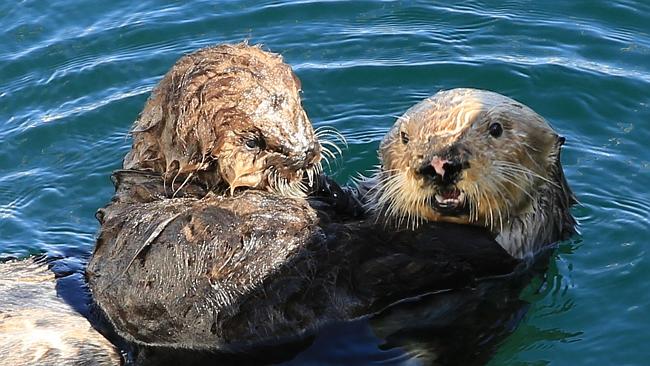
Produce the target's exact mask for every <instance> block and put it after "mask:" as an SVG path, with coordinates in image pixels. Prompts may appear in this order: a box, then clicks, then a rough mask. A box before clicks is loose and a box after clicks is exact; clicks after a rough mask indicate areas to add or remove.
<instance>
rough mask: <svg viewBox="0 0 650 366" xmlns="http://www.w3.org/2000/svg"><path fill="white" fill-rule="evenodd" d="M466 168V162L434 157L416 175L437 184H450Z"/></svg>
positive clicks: (467, 165)
mask: <svg viewBox="0 0 650 366" xmlns="http://www.w3.org/2000/svg"><path fill="white" fill-rule="evenodd" d="M468 167H469V163H468V162H463V161H460V160H456V159H452V160H447V159H444V158H440V157H439V156H434V157H433V158H431V161H430V162H429V163H428V164H424V165H423V166H422V167H420V169H418V173H420V174H421V175H424V176H427V177H430V178H433V179H434V181H435V182H436V183H438V184H450V183H453V182H455V181H456V180H457V179H458V175H459V174H460V172H461V171H462V170H463V169H465V168H468Z"/></svg>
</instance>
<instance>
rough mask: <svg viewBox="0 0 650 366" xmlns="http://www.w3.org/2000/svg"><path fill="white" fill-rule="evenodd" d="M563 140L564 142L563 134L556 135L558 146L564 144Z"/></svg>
mask: <svg viewBox="0 0 650 366" xmlns="http://www.w3.org/2000/svg"><path fill="white" fill-rule="evenodd" d="M565 142H566V138H565V137H564V136H558V137H557V145H558V146H564V143H565Z"/></svg>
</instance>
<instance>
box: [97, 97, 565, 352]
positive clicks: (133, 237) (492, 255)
mask: <svg viewBox="0 0 650 366" xmlns="http://www.w3.org/2000/svg"><path fill="white" fill-rule="evenodd" d="M447 97H450V99H446V98H447ZM464 103H469V104H471V105H474V106H475V108H473V109H472V111H471V113H470V112H467V113H465V112H463V113H461V112H458V111H457V110H456V109H458V108H456V107H458V106H464V105H465V104H464ZM513 103H515V104H513ZM431 106H433V107H431ZM429 107H431V108H433V109H429ZM455 108H456V109H455ZM510 109H512V110H513V111H514V112H513V111H511V110H510ZM459 110H464V107H463V108H460V109H459ZM416 112H417V113H416ZM431 112H433V113H431ZM448 119H449V120H450V121H452V120H453V121H454V122H453V123H451V122H446V121H447V120H448ZM405 121H410V122H411V123H406V122H405ZM441 121H442V122H441ZM172 122H173V121H172ZM202 123H207V122H202ZM202 123H199V124H197V125H196V128H203V127H201V126H202ZM495 123H498V126H496V125H495ZM171 124H173V123H171ZM217 125H218V124H217ZM484 125H485V126H484ZM219 126H221V125H219ZM483 132H484V133H485V136H483V135H481V133H483ZM515 132H517V134H524V135H523V136H524V139H523V140H522V141H520V143H519V144H514V143H509V144H506V143H502V144H500V145H499V143H498V142H495V141H496V140H495V141H492V140H489V139H498V138H502V137H503V138H504V139H507V138H511V139H515V137H514V133H515ZM526 133H527V134H526ZM510 134H512V136H511V135H510ZM535 134H539V136H537V135H535ZM152 136H154V135H152ZM161 136H162V135H161ZM169 136H170V137H174V136H175V135H174V133H171V134H169ZM535 136H537V137H535ZM443 137H444V138H443ZM153 138H154V140H155V139H157V138H158V139H163V140H164V138H162V137H155V136H154V137H153ZM483 138H485V139H487V140H485V141H487V142H480V143H476V144H474V145H472V147H471V148H470V147H468V146H469V143H468V141H470V142H471V141H472V139H476V140H477V141H479V139H483ZM463 139H469V140H467V141H465V140H463ZM504 139H502V141H503V140H504ZM480 141H483V140H480ZM461 142H465V143H461ZM194 143H195V144H196V143H197V142H196V141H195V142H194ZM241 144H243V145H246V143H245V142H243V140H242V141H241ZM398 144H401V145H399V146H401V147H400V148H399V149H398V148H397V145H398ZM208 145H210V146H212V145H211V144H208ZM466 145H467V146H466ZM527 145H531V146H530V147H527ZM560 145H561V140H560V139H559V138H558V137H557V135H555V134H554V133H553V131H552V130H551V129H550V127H548V126H547V125H546V124H545V122H544V121H543V120H542V119H541V117H538V116H537V115H536V114H534V112H532V111H530V110H529V109H526V108H525V107H523V106H521V105H519V104H516V102H514V101H512V100H510V99H508V98H505V97H503V96H500V95H498V94H495V93H489V92H482V91H472V90H461V91H453V92H447V94H444V93H443V94H441V95H438V96H434V97H433V98H431V99H429V100H427V101H425V102H423V103H422V104H421V105H418V106H416V107H414V109H412V110H410V111H409V112H408V113H407V115H406V116H405V117H404V118H401V119H399V120H398V121H397V123H396V125H395V127H394V128H393V129H392V130H391V132H390V133H389V134H388V135H387V137H386V139H385V140H384V142H383V143H382V146H381V149H380V153H381V154H382V163H383V166H382V168H383V169H382V171H380V172H379V173H378V175H376V176H375V177H374V179H370V180H368V181H365V182H363V183H361V184H360V185H359V187H358V190H359V194H358V195H355V194H353V193H351V192H352V191H347V190H340V189H337V187H336V186H333V187H334V193H336V194H334V195H332V194H328V195H326V196H327V197H325V198H322V199H319V198H317V197H316V198H311V199H310V200H309V201H306V200H304V199H298V198H295V195H294V194H291V193H293V192H294V190H293V189H284V190H283V189H272V187H274V185H273V184H272V183H269V182H275V180H274V179H271V180H270V181H269V180H268V179H267V180H266V181H265V180H264V179H262V180H259V181H258V180H255V182H257V183H254V184H253V183H252V184H249V185H247V187H248V188H258V190H245V191H239V192H236V191H235V190H234V189H233V183H232V182H234V181H230V180H228V179H226V178H225V177H226V176H227V175H228V173H226V172H224V171H221V170H219V169H221V168H220V167H221V164H220V163H219V164H217V163H215V164H214V165H208V166H204V165H200V166H201V167H204V168H201V169H200V170H204V171H202V172H201V173H196V174H194V175H193V176H191V177H190V175H191V174H192V173H188V174H187V177H186V178H185V179H184V180H183V183H182V184H176V185H175V182H174V181H173V179H172V181H171V182H170V179H169V177H170V174H169V171H173V172H174V174H173V175H174V176H176V175H178V174H181V173H182V172H183V169H180V170H179V169H177V165H178V166H180V165H182V164H181V163H175V164H172V165H169V164H165V165H158V168H156V167H153V168H151V169H148V170H149V172H144V171H136V170H132V169H127V170H124V171H119V172H116V174H115V184H116V195H115V197H114V199H113V201H112V202H111V204H110V205H109V206H107V207H106V208H105V209H102V210H100V211H99V212H98V218H99V220H100V223H101V225H102V227H101V231H100V235H99V238H98V241H97V245H96V248H95V251H94V253H93V257H92V259H91V261H90V263H89V265H88V268H87V277H88V281H89V285H90V288H91V289H92V291H93V296H94V299H95V301H96V303H97V304H98V306H99V308H101V309H102V310H103V311H104V313H105V314H106V315H107V317H108V318H109V319H110V321H111V323H112V324H113V325H114V326H115V328H116V329H117V331H118V332H119V333H120V334H121V335H122V336H124V337H125V338H126V339H128V340H130V341H132V342H135V343H137V344H139V345H141V346H145V347H146V346H150V347H163V348H169V349H186V350H206V351H215V350H221V351H236V350H248V349H251V348H256V347H260V346H264V345H273V344H278V343H284V342H290V341H294V340H296V339H301V338H303V337H305V336H306V335H308V334H311V333H313V332H314V331H315V330H317V329H318V328H319V327H320V326H322V325H323V324H327V323H331V322H335V321H344V320H351V319H356V318H359V317H363V316H368V315H372V314H374V313H376V312H378V311H381V310H382V309H384V308H385V307H386V306H389V305H390V304H392V303H394V302H395V301H400V300H402V299H404V298H408V297H410V296H418V295H420V294H422V293H425V292H430V291H437V290H444V289H449V288H458V287H464V286H468V285H470V284H472V283H474V282H475V281H477V280H478V279H481V278H484V277H490V276H498V275H505V274H508V273H511V272H512V271H513V269H514V268H515V267H517V266H518V265H519V264H520V263H521V261H520V260H518V259H517V258H515V257H520V258H521V257H524V256H526V255H527V254H528V253H530V252H531V248H540V247H543V246H544V245H548V244H550V243H551V242H554V241H557V240H559V239H560V238H563V237H564V236H565V235H566V234H567V233H570V232H572V230H573V224H574V221H573V219H572V217H571V215H570V213H569V211H568V208H569V206H570V204H571V203H572V195H571V192H570V190H569V189H568V186H567V185H566V182H565V181H564V176H563V174H562V170H561V166H560V165H559V146H560ZM158 146H161V149H162V150H165V151H166V149H168V147H165V146H163V145H158ZM414 146H417V150H410V149H411V148H412V147H414ZM181 147H182V148H183V149H187V151H203V150H201V149H199V148H197V147H195V146H183V145H181ZM487 147H490V148H493V150H495V151H492V150H489V151H483V150H484V149H486V148H487ZM134 149H138V148H137V146H136V144H134ZM472 149H476V150H472ZM496 149H502V150H500V151H496ZM490 154H492V155H490ZM163 155H165V153H163ZM190 155H192V154H190ZM217 155H218V154H215V155H212V156H217ZM130 156H133V152H132V153H130V154H129V156H127V159H126V160H125V168H137V169H140V167H139V166H138V165H137V164H136V165H131V164H130V163H129V162H130V161H131V158H130ZM194 156H196V158H195V159H194V161H199V157H200V159H201V160H200V161H203V159H204V156H205V155H201V154H199V155H196V154H195V155H194ZM304 156H307V157H308V156H309V154H305V155H304ZM502 157H503V159H501V158H502ZM497 158H498V159H497ZM234 159H235V160H234V161H235V162H236V161H239V160H238V158H237V155H235V158H234ZM471 159H477V160H471ZM517 159H523V160H517ZM540 159H541V160H540ZM144 160H145V161H146V160H148V159H144ZM154 160H155V159H154ZM168 160H169V159H167V158H165V161H168ZM176 160H178V159H176ZM215 160H219V159H215ZM271 160H272V159H271ZM271 160H269V161H271ZM497 160H498V161H500V162H503V163H504V164H501V165H500V166H503V167H505V166H506V165H507V164H505V163H510V165H507V167H508V168H509V169H510V170H507V171H506V170H504V169H505V168H504V169H501V170H499V171H496V170H494V169H496V168H495V167H496V165H495V163H494V162H496V161H497ZM305 161H307V162H310V161H311V164H316V163H315V161H314V160H313V159H307V160H305ZM517 161H520V162H523V163H520V165H522V167H520V168H519V169H518V170H516V169H517V168H515V167H514V166H515V165H513V164H516V163H517ZM201 164H203V163H201ZM302 164H303V165H301V166H305V165H304V164H305V163H302ZM307 164H309V163H307ZM482 164H484V165H482ZM536 164H539V166H538V165H536ZM169 166H173V168H172V169H170V168H168V167H169ZM269 166H270V167H273V168H274V169H275V165H273V164H270V163H269ZM292 167H293V168H294V169H296V166H293V165H292ZM491 168H493V170H490V169H491ZM524 168H525V169H524ZM543 169H548V171H546V175H543V174H542V173H544V170H543ZM262 171H266V170H263V169H262ZM179 172H180V173H179ZM495 173H499V174H501V175H500V176H499V175H498V174H497V175H495ZM395 174H396V175H399V176H400V177H401V178H399V179H400V180H399V183H396V182H398V181H397V180H395V179H398V178H391V177H392V176H393V175H395ZM481 174H484V175H485V177H483V178H481V177H479V175H481ZM490 174H492V176H490ZM236 175H237V174H236ZM261 176H262V177H264V176H266V177H269V176H271V174H269V175H264V174H262V175H261ZM205 177H208V178H205ZM211 177H216V178H211ZM290 177H291V175H289V176H286V178H283V179H285V180H287V182H288V181H292V182H298V180H297V178H295V177H296V176H293V177H294V178H292V179H293V180H291V179H290ZM500 177H501V178H503V179H502V180H498V179H499V178H500ZM206 179H207V180H206ZM517 179H519V180H517ZM520 180H521V181H520ZM461 181H462V182H464V183H462V184H461V183H460V182H461ZM211 182H227V185H226V187H228V186H229V187H230V190H228V189H226V190H218V189H216V190H215V189H214V187H215V186H218V185H219V184H218V183H214V184H212V183H211ZM259 182H262V183H261V185H259V184H260V183H259ZM264 182H267V183H264ZM294 184H297V183H294ZM464 184H467V185H466V186H465V185H464ZM490 184H491V185H492V186H488V185H490ZM557 186H559V187H560V188H559V189H557ZM170 187H171V190H170V189H169V188H170ZM264 187H270V188H271V189H266V188H264ZM285 187H286V186H285ZM294 187H295V185H294ZM549 187H551V188H552V189H551V188H549ZM235 188H236V187H235ZM259 188H262V189H261V190H259ZM496 188H500V190H494V189H496ZM535 189H538V190H540V191H542V192H547V193H549V192H550V193H554V195H550V196H548V201H545V200H546V198H536V197H537V196H536V195H534V194H533V193H534V190H535ZM548 189H551V190H550V191H548ZM553 189H556V190H553ZM265 190H268V191H271V192H265ZM170 191H171V192H173V194H170ZM228 191H229V192H230V193H231V195H224V194H223V193H224V192H228ZM332 192H333V191H330V192H329V193H332ZM278 193H280V195H278ZM283 193H285V194H284V195H283ZM287 193H288V194H287ZM488 193H489V194H488ZM341 195H343V196H342V197H341ZM357 200H362V201H364V202H365V203H366V209H369V210H368V212H366V213H362V214H359V210H358V208H359V207H355V204H354V203H355V202H357ZM499 200H501V201H502V202H498V201H499ZM341 202H344V204H341ZM350 202H352V205H348V203H350ZM549 202H550V203H549ZM350 206H352V207H350ZM342 207H343V209H341V208H342ZM540 210H542V211H540ZM553 214H561V215H563V216H562V217H561V218H560V219H559V221H544V223H545V224H548V226H547V227H544V228H539V226H531V225H529V224H530V223H531V222H532V221H534V220H533V219H534V218H540V220H541V218H547V219H548V220H555V219H552V218H551V215H553ZM497 216H498V217H499V218H500V219H499V220H496V219H495V217H497ZM531 217H532V218H533V219H531ZM380 219H381V220H380ZM404 220H407V222H409V223H410V225H408V227H405V226H402V225H401V223H402V222H403V221H404ZM408 220H411V221H408ZM413 220H414V221H415V222H416V224H413V222H414V221H413ZM531 220H532V221H531ZM448 221H449V222H448ZM497 222H498V226H497V224H496V223H497ZM458 223H461V224H470V225H458ZM392 224H396V225H392ZM534 224H535V225H537V223H536V222H534ZM508 225H509V226H508ZM517 228H522V229H517ZM534 228H539V230H542V231H543V230H546V231H547V232H546V233H542V234H540V233H539V232H535V231H534ZM515 229H517V230H520V232H517V233H518V234H509V233H515V232H516V230H515ZM523 229H525V231H524V230H523ZM495 238H496V241H495ZM509 238H510V239H512V240H509ZM520 238H523V239H525V242H521V241H519V239H520ZM504 248H505V249H507V250H508V251H506V250H504ZM508 252H509V253H510V254H508Z"/></svg>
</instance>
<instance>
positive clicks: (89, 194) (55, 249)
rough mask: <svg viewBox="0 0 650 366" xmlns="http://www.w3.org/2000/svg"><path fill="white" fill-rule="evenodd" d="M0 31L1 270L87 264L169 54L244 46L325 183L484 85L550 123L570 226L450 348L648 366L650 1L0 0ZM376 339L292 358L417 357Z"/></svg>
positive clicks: (319, 341) (502, 361)
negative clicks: (441, 105) (299, 124)
mask: <svg viewBox="0 0 650 366" xmlns="http://www.w3.org/2000/svg"><path fill="white" fill-rule="evenodd" d="M0 19H1V22H0V24H2V25H3V27H2V29H0V258H2V257H10V256H13V257H24V256H27V255H29V254H36V253H46V254H48V255H51V256H69V257H75V258H80V259H82V260H83V259H84V258H87V256H88V254H89V252H90V251H91V249H92V246H93V244H94V237H95V233H96V231H97V229H98V225H97V222H96V220H95V218H94V212H95V210H96V209H97V208H99V207H101V206H103V205H105V204H106V203H107V202H108V200H109V199H110V197H111V195H112V193H113V187H112V184H111V182H110V180H109V174H110V173H111V171H112V170H114V169H117V168H119V167H120V163H121V159H122V157H123V156H124V154H125V153H126V152H127V151H128V149H129V147H130V139H129V136H128V133H127V132H128V130H129V127H130V125H131V123H132V122H133V121H134V120H135V118H136V117H137V115H138V113H139V111H140V110H141V108H142V106H143V104H144V102H145V100H146V98H147V96H148V94H149V92H150V91H151V89H152V88H153V86H154V85H155V84H156V83H157V82H158V80H160V78H161V76H162V75H163V74H164V73H165V72H166V71H167V70H168V68H169V67H170V66H171V65H172V64H173V63H174V61H175V60H177V59H178V58H179V57H180V56H181V55H183V54H185V53H188V52H191V51H193V50H195V49H197V48H200V47H203V46H207V45H211V44H216V43H222V42H239V41H242V40H248V42H250V43H261V44H263V45H264V47H265V48H266V49H268V50H272V51H274V52H278V53H281V54H282V55H283V56H284V59H285V60H286V61H287V62H288V63H289V64H291V65H292V66H293V68H294V69H295V72H296V74H297V75H298V76H299V77H300V79H301V80H302V85H303V90H304V92H303V100H304V106H305V109H306V110H307V112H308V114H309V116H310V118H311V120H312V122H313V123H314V125H315V126H323V125H329V126H333V127H335V128H337V129H338V130H339V131H340V132H341V133H343V134H344V135H345V136H346V137H347V139H348V143H349V147H348V148H347V149H346V150H344V152H343V157H342V158H341V159H340V161H339V163H338V164H337V165H335V166H333V167H332V170H331V173H332V174H334V175H335V177H336V179H337V180H339V181H340V182H346V181H347V180H348V178H349V177H350V176H351V175H354V174H355V173H356V172H361V171H365V170H368V169H370V168H372V166H373V165H375V164H377V157H376V149H377V147H378V144H379V141H380V139H381V137H382V135H383V134H384V133H385V132H386V131H387V130H388V128H389V127H390V126H391V125H392V124H393V122H394V120H395V117H396V116H399V115H400V114H402V113H403V112H404V111H405V110H406V109H407V108H408V107H409V106H411V105H413V104H415V103H417V102H418V101H420V100H421V99H423V98H425V97H427V96H430V95H432V94H433V93H435V92H436V91H438V90H440V89H448V88H454V87H475V88H484V89H490V90H494V91H497V92H499V93H502V94H505V95H508V96H510V97H512V98H515V99H517V100H519V101H521V102H523V103H525V104H527V105H529V106H530V107H531V108H533V109H534V110H535V111H537V112H538V113H540V114H541V115H542V116H544V117H545V118H547V119H548V120H549V121H550V123H551V124H552V125H553V126H554V127H555V129H556V130H557V131H558V132H560V133H561V134H562V135H563V136H565V137H566V138H567V144H566V145H565V149H564V153H563V164H564V168H565V171H566V174H567V178H568V180H569V182H570V184H571V186H572V188H573V189H574V191H575V193H576V195H577V196H578V199H579V200H580V203H581V204H580V205H578V206H576V207H575V208H574V211H573V212H574V214H575V215H576V217H577V218H578V220H579V222H580V234H579V235H578V236H576V237H575V238H573V239H572V240H570V241H568V242H565V243H561V245H560V246H559V248H558V250H557V251H556V252H555V253H554V254H553V256H552V258H551V261H550V266H549V269H548V270H547V271H546V273H544V274H543V275H542V276H538V277H536V278H535V279H534V280H533V284H531V285H529V286H527V287H526V288H524V289H523V290H522V291H521V293H520V294H519V296H518V300H519V301H520V304H519V305H518V306H517V307H516V309H515V311H513V313H515V314H516V315H515V316H511V317H510V318H508V319H510V320H508V321H504V323H505V326H503V327H502V328H505V331H504V330H503V329H502V331H500V332H499V334H498V335H496V333H495V335H494V337H491V338H490V337H488V338H490V340H489V341H486V342H483V343H476V344H474V343H472V344H469V345H468V347H466V349H464V351H463V352H467V349H470V350H476V349H480V348H481V347H485V350H482V351H481V356H480V357H479V356H477V358H476V359H475V361H476V363H479V364H480V363H488V364H490V365H647V364H648V362H649V361H648V360H649V359H650V348H649V347H648V346H647V342H648V340H649V339H650V330H649V325H650V288H649V284H648V279H649V278H650V257H649V253H648V235H649V234H650V195H649V193H648V192H649V191H650V150H648V146H649V144H650V130H649V129H648V128H647V126H648V124H649V123H650V3H648V2H647V1H643V0H636V1H634V0H627V1H601V2H595V1H527V0H520V1H460V2H453V3H447V2H425V1H421V2H410V1H325V2H318V1H296V2H291V3H289V2H279V1H222V2H212V1H194V2H185V1H150V0H144V1H135V2H134V1H110V2H108V1H104V2H99V1H70V0H58V1H57V0H51V1H44V0H40V1H39V0H25V1H16V2H10V1H4V2H2V3H0ZM413 311H416V309H414V310H413ZM466 315H467V317H468V318H467V319H474V318H472V317H473V316H477V314H470V313H468V314H466ZM493 315H494V314H493ZM478 318H480V314H479V317H478ZM508 322H509V323H508ZM459 324H460V325H459V326H457V327H456V328H455V331H454V332H455V333H458V334H456V335H455V338H454V340H457V342H456V343H459V342H460V343H462V342H463V337H462V335H463V331H464V328H463V323H462V322H461V323H459ZM465 326H467V325H465ZM380 328H381V327H379V326H376V324H375V325H373V326H369V325H368V324H367V323H353V324H348V325H345V326H342V328H341V329H344V331H340V330H339V331H336V330H329V331H324V332H323V333H322V334H320V335H319V336H318V337H317V338H316V340H315V341H314V343H313V344H312V346H311V347H309V348H308V349H307V350H306V351H304V352H302V353H300V354H298V355H297V356H295V358H293V360H292V361H290V363H292V364H350V365H358V364H403V365H415V364H419V362H420V360H419V358H418V357H416V356H415V355H414V354H413V353H409V352H407V351H406V350H404V349H403V348H400V347H393V348H391V347H390V344H388V343H389V342H386V341H385V340H384V339H382V336H381V332H380V331H379V330H378V329H380ZM472 331H474V330H473V328H471V327H468V328H467V333H469V332H472ZM459 334H460V336H459ZM422 337H423V339H424V338H426V337H427V335H426V334H423V335H422ZM443 337H444V335H443ZM458 352H460V351H458Z"/></svg>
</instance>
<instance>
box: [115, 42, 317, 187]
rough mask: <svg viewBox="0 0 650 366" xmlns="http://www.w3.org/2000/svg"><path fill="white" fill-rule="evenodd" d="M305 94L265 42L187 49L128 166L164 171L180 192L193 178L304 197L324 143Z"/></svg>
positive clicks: (143, 121)
mask: <svg viewBox="0 0 650 366" xmlns="http://www.w3.org/2000/svg"><path fill="white" fill-rule="evenodd" d="M299 93H300V81H299V80H298V78H297V77H296V75H295V74H294V73H293V71H292V70H291V67H290V66H289V65H287V64H285V63H284V62H282V58H281V57H280V56H279V55H276V54H273V53H270V52H265V51H263V50H262V49H261V48H260V47H258V46H249V45H247V44H244V43H240V44H235V45H227V44H225V45H218V46H214V47H207V48H204V49H201V50H198V51H196V52H193V53H191V54H189V55H186V56H184V57H182V58H181V59H179V60H178V61H177V62H176V63H175V64H174V66H172V68H171V69H170V70H169V72H167V74H166V75H165V76H164V77H163V79H162V80H161V81H160V83H159V84H158V86H157V87H156V88H155V89H154V90H153V92H152V94H151V97H150V98H149V100H148V101H147V103H146V105H145V107H144V110H143V111H142V113H141V114H140V117H139V118H138V120H136V122H135V124H134V127H133V131H132V133H133V147H132V149H131V151H130V152H129V153H128V154H127V156H126V157H125V159H124V169H131V170H145V171H152V172H156V173H160V174H161V175H162V177H163V179H164V180H165V182H166V183H167V184H169V185H171V186H173V190H174V193H177V192H178V190H179V187H182V186H184V185H185V184H186V183H187V182H188V181H190V180H193V181H195V182H200V183H201V184H202V185H204V186H206V187H207V189H208V190H212V191H217V192H226V191H228V192H230V193H231V194H232V193H234V191H235V190H236V189H237V188H239V187H244V188H252V189H260V190H266V191H270V192H277V193H279V194H281V195H285V196H304V191H305V189H306V187H305V184H304V182H303V176H304V175H306V176H307V177H308V182H307V183H308V184H311V182H312V181H313V179H314V177H315V175H316V174H317V173H318V172H319V171H321V165H320V159H321V150H322V147H321V145H320V144H319V142H318V138H317V136H316V133H315V132H314V129H313V128H312V125H311V123H310V121H309V119H308V118H307V115H306V113H305V111H304V110H303V109H302V106H301V102H300V95H299ZM324 134H327V131H322V132H321V137H322V136H323V135H324ZM323 152H324V153H325V154H327V153H328V152H327V151H323ZM176 183H180V184H178V185H177V184H176Z"/></svg>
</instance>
